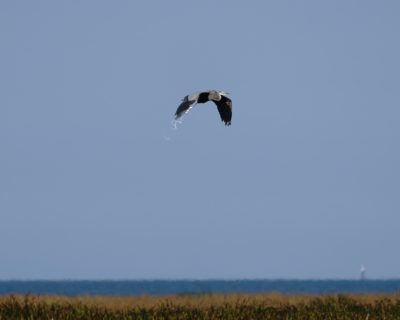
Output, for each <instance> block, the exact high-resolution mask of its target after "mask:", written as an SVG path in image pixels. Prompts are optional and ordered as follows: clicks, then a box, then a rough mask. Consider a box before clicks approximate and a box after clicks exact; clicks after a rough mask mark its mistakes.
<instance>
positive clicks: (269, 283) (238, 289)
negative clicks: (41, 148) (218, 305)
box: [0, 279, 400, 296]
mask: <svg viewBox="0 0 400 320" xmlns="http://www.w3.org/2000/svg"><path fill="white" fill-rule="evenodd" d="M262 292H279V293H288V294H298V293H303V294H307V293H308V294H328V293H332V294H333V293H400V279H395V280H126V281H125V280H120V281H109V280H104V281H75V280H68V281H0V294H27V293H31V294H56V295H70V296H75V295H143V294H151V295H167V294H191V293H262Z"/></svg>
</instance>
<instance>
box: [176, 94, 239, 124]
mask: <svg viewBox="0 0 400 320" xmlns="http://www.w3.org/2000/svg"><path fill="white" fill-rule="evenodd" d="M208 101H213V102H214V103H215V104H216V105H217V108H218V112H219V115H220V116H221V120H222V121H223V122H225V125H227V126H230V125H231V120H232V100H231V99H230V98H228V96H227V94H226V93H225V92H223V91H217V90H210V91H204V92H196V93H193V94H192V95H187V96H186V97H184V98H183V99H182V103H181V104H180V105H179V107H178V109H177V110H176V112H175V120H178V119H179V118H180V117H182V116H183V115H184V114H185V113H187V112H189V110H190V109H191V108H192V107H193V106H194V105H195V104H196V103H206V102H208Z"/></svg>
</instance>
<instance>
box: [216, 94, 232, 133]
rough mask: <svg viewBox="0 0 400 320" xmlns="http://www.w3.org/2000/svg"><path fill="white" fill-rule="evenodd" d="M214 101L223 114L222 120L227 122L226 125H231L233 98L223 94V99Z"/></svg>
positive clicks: (221, 114)
mask: <svg viewBox="0 0 400 320" xmlns="http://www.w3.org/2000/svg"><path fill="white" fill-rule="evenodd" d="M213 101H214V102H215V104H216V105H217V107H218V112H219V115H220V116H221V120H222V121H223V122H225V125H227V126H230V125H231V120H232V100H231V99H229V98H228V97H226V96H224V95H221V100H219V101H215V100H213Z"/></svg>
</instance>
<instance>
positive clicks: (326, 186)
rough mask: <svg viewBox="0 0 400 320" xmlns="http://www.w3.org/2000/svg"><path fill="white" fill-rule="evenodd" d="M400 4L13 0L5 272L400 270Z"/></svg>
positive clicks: (4, 173) (3, 103) (157, 274)
mask: <svg viewBox="0 0 400 320" xmlns="http://www.w3.org/2000/svg"><path fill="white" fill-rule="evenodd" d="M399 14H400V4H399V2H398V1H390V0H388V1H383V2H382V1H250V2H246V3H244V2H243V1H208V0H207V1H191V2H188V1H177V0H173V1H168V2H167V1H79V2H78V1H4V2H2V3H1V4H0V43H1V50H0V70H1V71H0V87H1V88H2V90H1V92H2V93H1V95H0V150H1V157H0V219H1V223H0V256H1V266H0V279H66V278H67V279H128V278H129V279H154V278H161V279H164V278H168V279H170V278H179V279H180V278H197V279H206V278H270V279H274V278H300V279H304V278H357V277H358V276H359V270H360V266H361V265H362V264H363V265H365V266H366V268H367V276H368V277H371V278H392V277H400V258H399V255H398V244H399V243H400V232H399V226H400V217H399V213H400V196H399V195H400V165H399V164H400V148H399V144H400V126H399V118H400V108H399V106H400V90H399V88H400V60H399V57H400V42H399V41H398V40H397V39H398V34H399V31H400V20H399V19H398V17H399ZM206 89H219V90H224V91H227V92H229V93H230V95H231V98H232V100H233V110H234V111H233V119H232V126H231V127H225V126H224V125H223V123H222V122H221V121H220V119H219V115H218V113H217V110H216V108H215V106H214V105H213V104H212V103H209V104H204V105H198V106H196V107H195V108H193V109H192V110H191V112H190V113H189V114H187V115H186V116H185V117H184V121H183V123H182V124H180V125H179V126H178V129H177V130H173V129H172V127H171V120H172V117H173V114H174V112H175V110H176V108H177V106H178V105H179V103H180V99H181V98H182V97H183V96H185V95H186V94H190V93H192V92H194V91H198V90H206Z"/></svg>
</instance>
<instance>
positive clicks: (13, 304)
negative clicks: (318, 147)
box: [0, 293, 400, 320]
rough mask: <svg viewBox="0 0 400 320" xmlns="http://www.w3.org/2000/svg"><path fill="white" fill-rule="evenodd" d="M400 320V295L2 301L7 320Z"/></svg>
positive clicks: (1, 298)
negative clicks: (383, 319) (248, 319)
mask: <svg viewBox="0 0 400 320" xmlns="http://www.w3.org/2000/svg"><path fill="white" fill-rule="evenodd" d="M382 316H384V317H385V319H400V294H392V295H383V294H382V295H371V294H365V295H322V296H318V295H286V294H278V293H276V294H272V293H269V294H228V295H224V294H185V295H174V296H146V295H144V296H121V297H119V296H77V297H67V296H34V295H28V296H0V320H3V319H7V320H9V319H10V320H11V319H37V318H40V319H97V318H99V317H100V318H102V319H170V318H173V319H192V318H193V317H195V318H197V319H236V318H241V319H247V318H253V319H320V318H321V317H322V318H323V319H366V318H368V319H370V320H372V319H381V318H382Z"/></svg>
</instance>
